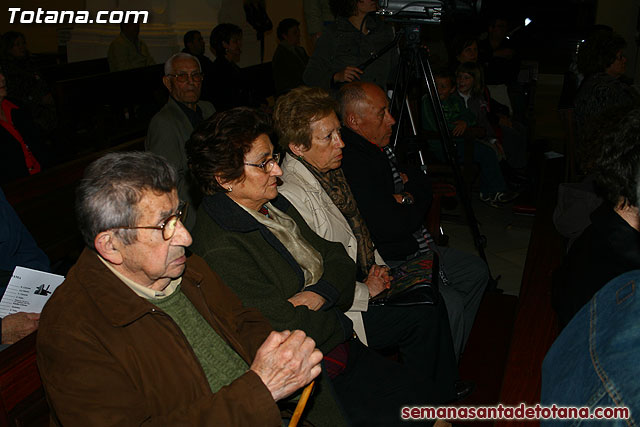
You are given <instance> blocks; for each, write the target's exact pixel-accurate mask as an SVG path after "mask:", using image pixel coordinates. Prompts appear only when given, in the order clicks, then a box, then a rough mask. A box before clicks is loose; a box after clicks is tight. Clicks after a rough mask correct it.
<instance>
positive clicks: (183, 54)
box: [164, 52, 202, 76]
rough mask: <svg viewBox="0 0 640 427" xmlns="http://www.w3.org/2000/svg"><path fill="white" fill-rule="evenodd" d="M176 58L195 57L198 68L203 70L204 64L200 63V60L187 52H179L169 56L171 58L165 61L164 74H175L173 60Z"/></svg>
mask: <svg viewBox="0 0 640 427" xmlns="http://www.w3.org/2000/svg"><path fill="white" fill-rule="evenodd" d="M176 59H193V60H194V61H196V64H198V69H199V70H200V71H202V65H200V60H199V59H198V58H197V57H195V56H193V55H191V54H189V53H186V52H178V53H176V54H173V55H171V56H170V57H169V59H167V61H166V62H165V63H164V75H165V76H167V75H169V74H173V71H174V70H173V61H175V60H176Z"/></svg>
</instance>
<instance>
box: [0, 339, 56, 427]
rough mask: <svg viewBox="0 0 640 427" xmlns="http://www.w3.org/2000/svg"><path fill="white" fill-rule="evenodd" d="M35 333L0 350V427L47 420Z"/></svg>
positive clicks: (42, 422) (28, 424)
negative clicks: (37, 363)
mask: <svg viewBox="0 0 640 427" xmlns="http://www.w3.org/2000/svg"><path fill="white" fill-rule="evenodd" d="M36 335H37V332H34V333H32V334H31V335H28V336H27V337H25V338H23V339H22V340H20V341H18V342H17V343H15V344H13V345H12V346H10V347H9V348H7V349H6V350H4V351H0V411H1V412H2V413H1V414H0V427H5V426H7V427H8V426H21V427H28V426H29V427H30V426H47V425H48V424H49V407H48V405H47V401H46V398H45V395H44V390H43V388H42V382H41V381H40V374H39V372H38V367H37V365H36Z"/></svg>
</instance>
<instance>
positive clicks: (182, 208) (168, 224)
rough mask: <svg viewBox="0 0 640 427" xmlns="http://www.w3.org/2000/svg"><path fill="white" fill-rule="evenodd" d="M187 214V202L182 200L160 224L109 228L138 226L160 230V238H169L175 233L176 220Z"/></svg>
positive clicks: (133, 228)
mask: <svg viewBox="0 0 640 427" xmlns="http://www.w3.org/2000/svg"><path fill="white" fill-rule="evenodd" d="M186 214H187V202H182V203H180V205H178V210H177V211H176V213H174V214H173V215H171V216H170V217H169V218H166V219H165V220H164V221H162V223H160V225H144V226H137V227H127V226H123V227H112V228H111V230H118V229H121V230H136V229H138V228H143V229H148V230H162V238H163V239H164V240H169V239H171V238H172V237H173V235H174V234H176V227H177V225H178V221H180V222H184V218H185V217H186Z"/></svg>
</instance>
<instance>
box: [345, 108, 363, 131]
mask: <svg viewBox="0 0 640 427" xmlns="http://www.w3.org/2000/svg"><path fill="white" fill-rule="evenodd" d="M344 123H345V124H346V125H347V127H349V128H351V129H353V130H357V129H359V128H360V121H359V120H358V116H357V115H356V114H355V113H353V112H349V113H346V114H345V118H344Z"/></svg>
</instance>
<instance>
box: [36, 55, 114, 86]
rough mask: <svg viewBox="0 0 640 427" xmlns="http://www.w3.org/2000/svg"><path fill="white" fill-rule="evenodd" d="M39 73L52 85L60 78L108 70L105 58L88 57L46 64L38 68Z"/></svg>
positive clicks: (70, 77) (83, 75)
mask: <svg viewBox="0 0 640 427" xmlns="http://www.w3.org/2000/svg"><path fill="white" fill-rule="evenodd" d="M39 71H40V74H42V77H43V78H44V79H45V81H46V82H47V83H48V84H49V86H50V87H53V86H54V85H55V83H56V82H58V81H61V80H70V79H77V78H80V77H86V76H92V75H95V74H104V73H108V72H109V61H107V58H106V57H104V58H98V59H89V60H87V61H77V62H68V63H64V64H55V65H48V66H45V67H42V68H40V69H39Z"/></svg>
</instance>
